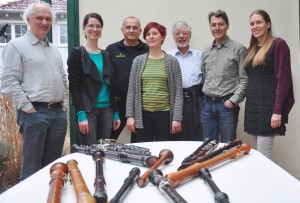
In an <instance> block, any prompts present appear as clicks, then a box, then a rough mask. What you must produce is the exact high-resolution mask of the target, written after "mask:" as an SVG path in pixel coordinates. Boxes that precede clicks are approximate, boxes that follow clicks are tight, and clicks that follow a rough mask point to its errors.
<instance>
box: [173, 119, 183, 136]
mask: <svg viewBox="0 0 300 203" xmlns="http://www.w3.org/2000/svg"><path fill="white" fill-rule="evenodd" d="M180 131H181V121H172V134H176V133H178V132H180Z"/></svg>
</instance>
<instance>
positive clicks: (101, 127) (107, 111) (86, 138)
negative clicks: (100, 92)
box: [80, 107, 113, 146]
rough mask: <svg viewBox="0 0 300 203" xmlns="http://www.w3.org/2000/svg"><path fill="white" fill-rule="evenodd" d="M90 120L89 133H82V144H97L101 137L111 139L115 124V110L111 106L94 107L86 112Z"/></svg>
mask: <svg viewBox="0 0 300 203" xmlns="http://www.w3.org/2000/svg"><path fill="white" fill-rule="evenodd" d="M86 116H87V119H88V122H89V133H88V134H85V135H83V134H80V140H81V144H82V145H87V146H90V145H92V144H97V143H98V140H99V139H109V138H110V135H111V130H112V125H113V110H112V108H111V107H103V108H93V109H92V110H91V112H86Z"/></svg>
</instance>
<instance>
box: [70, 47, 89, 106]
mask: <svg viewBox="0 0 300 203" xmlns="http://www.w3.org/2000/svg"><path fill="white" fill-rule="evenodd" d="M67 64H68V73H69V75H68V78H69V89H70V94H71V97H72V102H73V105H74V106H75V108H76V111H84V110H85V109H84V105H83V101H82V97H81V94H80V82H81V77H82V75H83V73H82V68H81V55H80V50H79V49H76V48H74V49H73V50H72V52H71V53H70V55H69V58H68V61H67Z"/></svg>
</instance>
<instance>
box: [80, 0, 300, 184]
mask: <svg viewBox="0 0 300 203" xmlns="http://www.w3.org/2000/svg"><path fill="white" fill-rule="evenodd" d="M258 8H260V9H264V10H266V11H267V12H268V13H269V14H270V16H271V19H272V22H273V30H274V32H275V34H276V35H277V36H280V37H281V38H283V39H285V40H286V41H287V43H288V45H289V46H290V50H291V58H292V73H293V82H294V93H295V97H296V103H295V105H294V107H293V109H292V112H291V114H290V117H289V119H290V120H289V124H288V125H287V133H286V136H284V137H276V139H275V146H274V160H275V162H276V163H278V164H279V165H280V166H282V167H283V168H284V169H285V170H287V171H288V172H290V173H291V174H292V175H293V176H295V177H296V178H298V179H299V180H300V166H299V165H300V164H299V155H300V134H298V133H299V132H300V125H299V121H300V118H299V117H300V114H299V108H300V106H299V101H300V89H299V87H300V80H299V79H298V78H299V77H298V76H299V5H298V1H296V0H285V1H274V0H249V1H247V0H214V1H211V0H189V1H179V0H151V1H143V0H127V1H122V0H110V1H103V0H89V1H88V3H87V1H83V0H81V1H80V7H79V9H80V25H81V24H82V19H83V17H84V15H85V14H87V13H90V12H97V13H99V14H100V15H101V16H102V18H103V20H104V29H103V33H102V39H101V41H100V47H101V48H103V49H105V48H106V46H107V45H108V44H110V43H112V42H115V41H118V40H120V39H121V38H122V35H121V32H120V28H121V25H122V22H123V19H124V18H125V17H127V16H131V15H133V16H136V17H138V18H139V19H140V20H141V23H142V27H144V26H145V25H146V24H147V23H148V22H150V21H157V22H159V23H161V24H162V25H164V26H166V27H167V29H168V34H167V39H166V41H165V44H164V46H163V49H164V50H166V51H167V50H169V49H172V48H174V43H173V39H172V34H171V29H172V25H173V23H174V22H175V21H177V20H184V21H187V22H188V23H189V24H190V25H191V27H192V40H191V45H192V46H193V47H194V48H197V49H200V50H203V49H204V48H205V47H207V46H209V45H210V44H211V42H212V40H213V38H212V36H211V33H210V31H209V27H208V19H207V15H208V13H209V12H210V11H215V10H218V9H221V10H224V11H226V13H227V15H228V17H229V23H230V29H229V32H228V35H229V36H230V37H231V38H232V39H234V40H237V41H239V42H241V43H243V44H244V45H245V46H247V45H248V42H249V39H250V31H249V15H250V13H251V12H252V11H253V10H255V9H258ZM82 33H83V32H81V41H82V42H83V41H84V37H83V35H82ZM243 125H244V103H242V105H241V111H240V119H239V126H238V137H239V138H240V139H242V140H243V141H244V142H247V143H249V144H251V143H252V142H251V141H252V140H251V136H249V135H248V134H246V133H244V131H243ZM251 167H252V166H249V168H251ZM274 178H276V177H274Z"/></svg>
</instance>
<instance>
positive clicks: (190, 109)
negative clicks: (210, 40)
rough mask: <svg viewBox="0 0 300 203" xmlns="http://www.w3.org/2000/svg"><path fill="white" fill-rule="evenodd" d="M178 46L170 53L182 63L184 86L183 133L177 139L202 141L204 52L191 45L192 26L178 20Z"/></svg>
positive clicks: (175, 32)
mask: <svg viewBox="0 0 300 203" xmlns="http://www.w3.org/2000/svg"><path fill="white" fill-rule="evenodd" d="M172 33H173V38H174V41H175V43H176V46H177V48H176V49H173V50H171V51H169V52H168V53H169V54H171V55H173V56H175V57H176V58H177V59H178V61H179V64H180V69H181V74H182V87H183V97H184V101H183V120H182V131H183V132H182V133H179V134H177V135H175V140H187V141H201V140H203V138H202V126H201V122H200V115H201V106H202V102H203V93H202V83H203V82H202V71H201V64H202V61H201V58H202V53H201V52H200V51H199V50H196V49H192V48H191V47H190V46H189V43H190V39H191V27H190V26H189V25H188V24H187V23H186V22H183V21H177V22H176V23H175V24H174V25H173V28H172Z"/></svg>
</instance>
